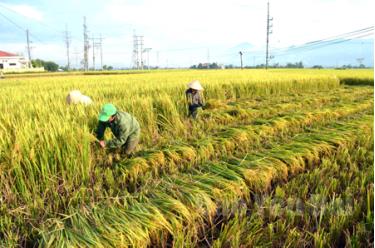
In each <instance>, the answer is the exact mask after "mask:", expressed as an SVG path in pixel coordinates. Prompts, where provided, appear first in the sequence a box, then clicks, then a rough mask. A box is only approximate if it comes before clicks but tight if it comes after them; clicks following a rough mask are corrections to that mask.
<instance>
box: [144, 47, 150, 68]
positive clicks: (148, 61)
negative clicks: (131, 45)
mask: <svg viewBox="0 0 375 248" xmlns="http://www.w3.org/2000/svg"><path fill="white" fill-rule="evenodd" d="M151 49H152V48H145V49H143V52H146V53H147V69H148V70H150V51H151Z"/></svg>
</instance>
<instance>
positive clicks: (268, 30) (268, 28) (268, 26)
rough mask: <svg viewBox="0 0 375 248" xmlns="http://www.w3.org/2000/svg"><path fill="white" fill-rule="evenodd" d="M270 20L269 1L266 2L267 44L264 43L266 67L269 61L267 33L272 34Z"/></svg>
mask: <svg viewBox="0 0 375 248" xmlns="http://www.w3.org/2000/svg"><path fill="white" fill-rule="evenodd" d="M272 20H273V18H270V2H267V41H266V42H267V44H266V69H268V62H269V51H268V49H269V35H270V34H272V30H271V28H272Z"/></svg>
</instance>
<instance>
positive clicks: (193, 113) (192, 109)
mask: <svg viewBox="0 0 375 248" xmlns="http://www.w3.org/2000/svg"><path fill="white" fill-rule="evenodd" d="M200 107H201V106H200V105H197V104H194V105H189V115H188V117H192V118H193V119H197V115H198V108H200Z"/></svg>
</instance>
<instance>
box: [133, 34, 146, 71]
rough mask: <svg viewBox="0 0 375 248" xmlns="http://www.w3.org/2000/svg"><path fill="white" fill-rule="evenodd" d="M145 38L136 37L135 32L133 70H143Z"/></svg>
mask: <svg viewBox="0 0 375 248" xmlns="http://www.w3.org/2000/svg"><path fill="white" fill-rule="evenodd" d="M143 45H144V44H143V36H141V35H136V33H135V30H134V35H133V68H134V69H137V70H139V69H140V68H141V69H142V70H143V56H142V55H143V50H144V49H143Z"/></svg>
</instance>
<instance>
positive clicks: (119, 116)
mask: <svg viewBox="0 0 375 248" xmlns="http://www.w3.org/2000/svg"><path fill="white" fill-rule="evenodd" d="M107 127H109V128H111V131H112V133H113V135H114V136H115V138H114V139H112V140H110V141H104V140H103V138H104V132H105V129H106V128H107ZM139 136H140V127H139V123H138V121H137V120H136V119H135V118H134V117H133V116H132V115H130V114H129V113H126V112H122V111H117V109H116V107H115V106H114V105H113V104H111V103H107V104H105V105H104V106H103V108H102V110H101V112H100V114H99V123H98V128H97V130H96V137H97V138H98V140H99V144H100V146H101V147H102V148H110V149H118V148H120V149H121V150H122V151H123V152H124V153H125V154H126V155H129V154H131V153H132V151H134V149H135V147H136V145H137V144H138V141H139Z"/></svg>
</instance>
